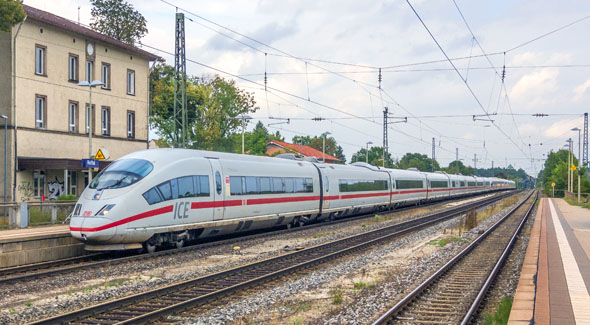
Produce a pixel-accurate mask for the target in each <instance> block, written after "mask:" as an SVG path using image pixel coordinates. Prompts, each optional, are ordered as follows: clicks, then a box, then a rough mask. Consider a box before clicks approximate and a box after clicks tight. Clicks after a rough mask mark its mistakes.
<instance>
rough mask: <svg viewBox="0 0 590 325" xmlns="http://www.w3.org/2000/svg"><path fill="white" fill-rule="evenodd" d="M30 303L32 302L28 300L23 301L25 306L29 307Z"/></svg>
mask: <svg viewBox="0 0 590 325" xmlns="http://www.w3.org/2000/svg"><path fill="white" fill-rule="evenodd" d="M32 305H33V303H32V302H30V301H27V302H25V306H27V307H31V306H32Z"/></svg>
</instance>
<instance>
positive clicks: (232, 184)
mask: <svg viewBox="0 0 590 325" xmlns="http://www.w3.org/2000/svg"><path fill="white" fill-rule="evenodd" d="M229 190H230V194H231V195H242V176H230V177H229Z"/></svg>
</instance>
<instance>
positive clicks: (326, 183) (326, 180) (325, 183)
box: [324, 176, 330, 193]
mask: <svg viewBox="0 0 590 325" xmlns="http://www.w3.org/2000/svg"><path fill="white" fill-rule="evenodd" d="M324 186H325V187H326V193H328V192H329V191H330V181H328V176H324Z"/></svg>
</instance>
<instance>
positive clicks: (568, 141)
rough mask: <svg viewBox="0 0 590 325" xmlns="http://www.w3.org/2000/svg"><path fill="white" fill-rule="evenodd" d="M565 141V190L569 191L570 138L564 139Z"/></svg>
mask: <svg viewBox="0 0 590 325" xmlns="http://www.w3.org/2000/svg"><path fill="white" fill-rule="evenodd" d="M565 142H566V143H567V144H566V145H565V147H566V148H567V191H568V192H569V191H570V166H571V161H570V159H571V156H570V140H569V139H567V140H565Z"/></svg>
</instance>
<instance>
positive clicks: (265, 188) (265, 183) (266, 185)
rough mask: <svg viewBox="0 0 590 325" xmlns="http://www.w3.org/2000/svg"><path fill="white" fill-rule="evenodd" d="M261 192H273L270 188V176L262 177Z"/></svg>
mask: <svg viewBox="0 0 590 325" xmlns="http://www.w3.org/2000/svg"><path fill="white" fill-rule="evenodd" d="M259 181H260V194H269V193H271V192H272V190H271V188H270V177H260V180H259Z"/></svg>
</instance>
